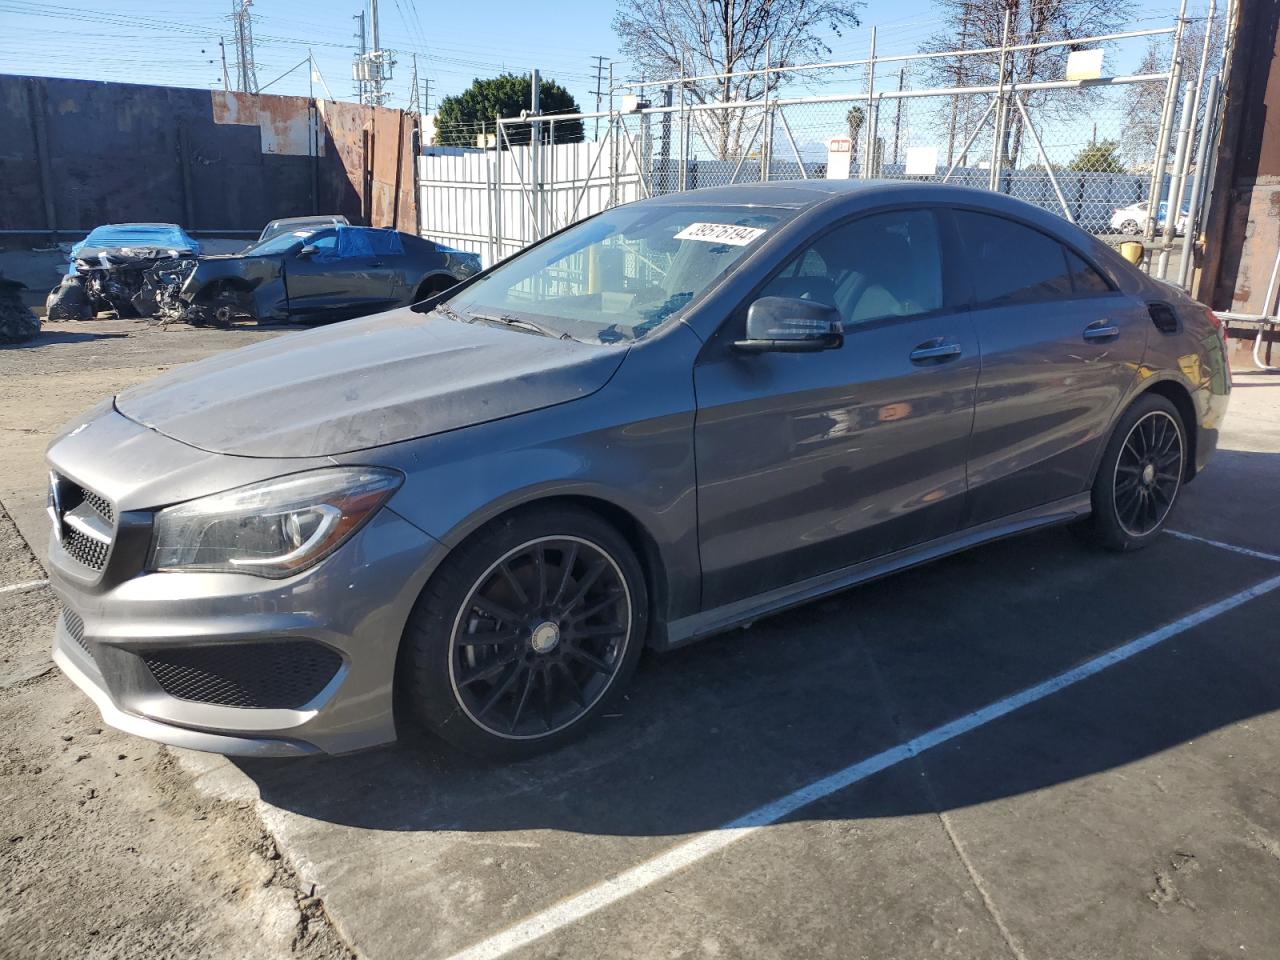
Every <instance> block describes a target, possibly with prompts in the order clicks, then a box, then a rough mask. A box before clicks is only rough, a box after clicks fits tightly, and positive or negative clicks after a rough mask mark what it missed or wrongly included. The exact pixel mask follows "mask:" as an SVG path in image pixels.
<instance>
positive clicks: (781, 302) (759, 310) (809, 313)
mask: <svg viewBox="0 0 1280 960" xmlns="http://www.w3.org/2000/svg"><path fill="white" fill-rule="evenodd" d="M843 345H844V323H843V321H842V320H841V318H840V311H838V310H837V309H836V308H835V307H833V306H830V305H829V304H825V303H815V302H814V301H812V300H797V299H793V298H791V297H761V298H760V299H759V300H757V301H756V302H755V303H753V304H751V307H750V309H748V310H747V338H746V339H745V340H735V341H734V344H733V346H734V349H736V350H741V351H742V352H744V353H766V352H770V351H772V352H778V353H816V352H817V351H819V350H835V349H837V348H838V347H841V346H843Z"/></svg>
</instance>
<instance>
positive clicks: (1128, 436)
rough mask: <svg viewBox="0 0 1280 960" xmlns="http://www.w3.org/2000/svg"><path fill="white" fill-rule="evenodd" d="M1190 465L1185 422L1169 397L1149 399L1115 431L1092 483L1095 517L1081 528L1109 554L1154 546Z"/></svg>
mask: <svg viewBox="0 0 1280 960" xmlns="http://www.w3.org/2000/svg"><path fill="white" fill-rule="evenodd" d="M1186 463H1187V437H1186V431H1185V428H1184V427H1183V424H1182V417H1181V416H1180V415H1179V414H1178V410H1177V408H1176V407H1175V406H1174V405H1173V404H1172V403H1171V402H1170V401H1169V400H1167V399H1166V398H1165V397H1162V396H1160V395H1158V394H1150V393H1149V394H1146V395H1145V396H1143V397H1140V398H1139V399H1138V400H1137V401H1136V402H1135V403H1134V404H1133V405H1132V406H1131V407H1130V408H1129V409H1128V410H1126V411H1125V414H1124V416H1123V417H1121V418H1120V422H1119V423H1118V424H1117V425H1116V429H1115V431H1114V432H1113V433H1112V435H1111V440H1110V442H1108V444H1107V448H1106V450H1105V451H1104V452H1103V455H1102V462H1101V463H1100V464H1099V466H1098V475H1097V476H1096V477H1095V478H1094V481H1093V490H1092V494H1091V500H1092V505H1093V515H1092V516H1091V517H1090V518H1089V520H1088V521H1087V523H1086V524H1085V525H1084V526H1083V527H1082V528H1081V529H1082V531H1083V532H1084V533H1085V534H1086V535H1087V537H1088V539H1090V540H1092V541H1093V542H1094V543H1097V544H1098V545H1099V546H1103V547H1106V548H1107V549H1109V550H1117V551H1129V550H1140V549H1142V548H1143V547H1145V546H1147V545H1149V544H1150V543H1151V542H1152V541H1153V540H1155V539H1156V538H1157V537H1158V536H1159V535H1160V532H1161V531H1162V530H1163V529H1164V525H1165V522H1166V521H1167V520H1168V518H1169V514H1170V513H1171V512H1172V510H1173V505H1174V503H1175V502H1177V499H1178V493H1179V492H1180V491H1181V489H1182V478H1183V475H1184V472H1185V471H1186Z"/></svg>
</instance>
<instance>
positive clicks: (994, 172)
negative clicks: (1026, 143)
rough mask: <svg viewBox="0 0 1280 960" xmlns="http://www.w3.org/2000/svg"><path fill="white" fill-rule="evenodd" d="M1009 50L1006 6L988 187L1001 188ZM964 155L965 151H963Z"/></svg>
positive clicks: (1002, 28) (991, 188) (1001, 39)
mask: <svg viewBox="0 0 1280 960" xmlns="http://www.w3.org/2000/svg"><path fill="white" fill-rule="evenodd" d="M1008 51H1009V8H1008V7H1005V8H1004V25H1003V26H1002V27H1001V28H1000V76H999V77H998V78H997V79H996V84H997V86H996V122H995V130H994V133H993V134H992V137H991V169H990V171H988V177H987V189H988V190H999V189H1000V163H1001V156H1002V155H1001V150H1000V147H1001V143H1000V141H1001V139H1002V138H1003V137H1004V124H1005V109H1004V71H1005V58H1006V57H1007V56H1008ZM961 155H962V156H963V151H961Z"/></svg>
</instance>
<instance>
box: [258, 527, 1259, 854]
mask: <svg viewBox="0 0 1280 960" xmlns="http://www.w3.org/2000/svg"><path fill="white" fill-rule="evenodd" d="M1276 572H1277V570H1276V567H1275V566H1274V565H1271V564H1268V563H1266V562H1264V561H1259V560H1256V559H1252V558H1248V557H1243V556H1240V555H1237V554H1233V553H1229V552H1226V551H1222V550H1217V549H1215V548H1212V547H1206V546H1204V545H1203V544H1197V543H1192V542H1187V541H1183V540H1177V539H1174V538H1172V537H1168V538H1164V539H1162V540H1161V541H1160V542H1158V543H1156V544H1154V545H1153V546H1152V547H1150V548H1149V549H1148V550H1146V551H1144V552H1142V553H1141V554H1135V555H1124V556H1121V555H1115V554H1104V553H1100V552H1096V551H1094V550H1092V549H1090V548H1088V547H1086V546H1084V545H1082V544H1081V543H1079V542H1078V541H1077V540H1076V538H1075V537H1073V536H1072V535H1071V534H1070V533H1069V532H1068V531H1065V530H1061V529H1059V530H1052V531H1046V532H1042V533H1039V534H1035V535H1031V536H1027V537H1023V538H1019V539H1015V540H1010V541H1006V542H1002V543H997V544H993V545H990V546H987V547H984V548H981V549H978V550H974V551H970V552H969V553H966V554H962V555H959V556H956V557H952V558H949V559H946V560H943V561H940V562H938V563H935V564H931V565H929V566H927V567H922V568H919V569H917V570H913V571H909V572H906V573H903V574H899V575H897V576H895V577H892V578H888V579H886V580H883V581H879V582H877V583H874V584H870V585H866V586H863V587H860V588H857V589H854V590H850V591H847V592H845V593H843V594H840V595H838V596H835V597H832V598H829V599H827V600H825V601H820V602H817V603H814V604H811V605H808V606H806V607H803V608H798V609H796V610H793V611H790V612H788V613H785V614H782V615H779V616H776V617H772V618H770V619H768V620H765V621H761V622H760V623H758V624H757V625H756V626H754V627H753V628H751V629H749V630H738V631H735V632H733V633H730V634H727V635H723V636H720V637H717V638H713V639H711V640H708V641H705V642H703V643H700V644H697V645H694V646H692V647H689V648H686V649H683V650H680V651H676V652H673V653H670V654H666V655H662V656H652V655H651V656H648V657H646V659H645V660H644V661H643V662H642V664H641V668H640V670H639V671H638V673H637V676H636V680H635V683H634V684H633V685H632V688H631V691H630V693H629V694H628V696H627V697H626V699H625V700H623V701H622V703H621V705H620V706H619V707H618V708H617V709H616V710H615V711H613V712H612V713H610V714H608V715H606V716H604V717H602V718H601V719H600V720H599V722H598V723H597V725H596V728H595V729H594V730H593V732H591V733H590V734H589V735H588V736H586V737H585V738H584V739H582V740H580V741H579V742H576V743H574V744H573V745H571V746H569V747H567V748H565V749H562V750H560V751H558V752H555V753H552V754H549V755H545V756H542V757H538V758H535V759H532V760H527V761H522V762H519V763H511V764H497V763H487V762H484V761H480V760H476V759H474V758H471V757H467V756H464V755H461V754H459V753H458V752H456V751H454V750H452V749H451V748H449V747H448V746H447V745H445V744H443V743H442V742H441V741H439V740H437V739H435V738H433V737H430V736H425V735H423V734H420V733H418V732H416V730H414V728H413V727H412V726H411V725H409V724H407V723H406V724H402V725H401V730H402V736H401V740H400V742H399V743H397V744H396V745H394V746H391V747H388V748H383V749H379V750H375V751H369V752H365V753H361V754H355V755H350V756H345V757H320V758H305V759H300V760H289V761H267V760H237V761H236V763H237V765H238V766H239V767H240V768H241V769H242V770H243V771H244V772H245V773H246V774H248V776H250V777H251V778H252V779H253V780H254V781H255V782H256V784H257V786H258V789H259V791H260V794H261V797H262V799H263V800H265V801H266V802H268V803H270V804H273V805H275V806H277V807H280V808H282V809H285V810H288V811H292V812H295V813H298V814H302V815H305V816H307V817H311V818H315V819H317V820H320V821H325V822H330V823H335V824H342V825H349V826H356V827H362V828H367V829H372V830H384V831H446V830H448V831H508V830H525V829H539V828H540V829H551V830H558V831H566V832H573V833H583V834H612V835H623V836H658V835H664V836H670V835H680V834H687V833H691V832H697V831H704V830H709V829H714V828H716V827H718V826H721V825H723V824H725V823H727V822H729V821H731V820H733V819H734V818H735V817H738V816H741V815H742V814H744V813H746V812H748V811H750V810H752V809H754V808H756V807H758V806H760V805H763V804H765V803H768V802H770V801H772V800H774V799H776V798H778V797H779V796H781V795H783V794H786V793H788V792H790V791H792V790H795V789H797V788H798V787H800V786H803V785H805V784H808V783H811V782H813V781H814V780H817V779H819V778H821V777H823V776H826V775H828V774H830V773H833V772H835V771H836V770H839V769H841V768H843V767H845V766H847V765H849V764H852V763H855V762H857V761H859V760H862V759H864V758H867V757H870V756H873V755H875V754H877V753H879V752H880V751H883V750H886V749H888V748H891V747H894V746H897V745H898V744H901V743H902V742H904V741H906V740H908V739H910V738H911V737H914V736H917V735H919V734H921V733H923V732H925V731H928V730H931V729H933V728H936V727H937V726H939V725H941V724H944V723H946V722H948V721H951V720H953V719H955V718H957V717H961V716H964V715H966V714H968V713H969V712H971V711H974V710H977V709H978V708H981V707H983V706H985V705H987V704H989V703H991V702H993V701H996V700H999V699H1001V698H1003V697H1007V696H1009V695H1011V694H1014V693H1016V692H1018V691H1021V690H1024V689H1026V688H1027V687H1030V686H1032V685H1034V684H1037V683H1039V682H1041V681H1044V680H1046V679H1048V678H1050V677H1052V676H1054V675H1056V674H1058V673H1060V672H1062V671H1064V670H1067V669H1069V668H1071V667H1072V666H1074V665H1077V664H1079V663H1081V662H1083V661H1086V660H1088V659H1090V658H1092V657H1095V656H1098V655H1099V654H1101V653H1104V652H1106V651H1108V650H1110V649H1113V648H1115V647H1117V646H1119V645H1121V644H1123V643H1125V642H1127V641H1129V640H1132V639H1134V638H1135V637H1138V636H1141V635H1143V634H1144V633H1146V632H1149V631H1151V630H1154V629H1156V628H1158V627H1161V626H1163V625H1164V624H1167V623H1169V622H1171V621H1174V620H1176V619H1178V618H1179V617H1182V616H1185V615H1186V614H1187V613H1189V612H1191V611H1193V610H1195V609H1197V608H1199V607H1201V606H1203V605H1205V604H1208V603H1211V602H1214V601H1217V600H1220V599H1221V598H1222V597H1224V596H1228V595H1230V594H1232V593H1234V592H1236V591H1238V590H1239V589H1241V588H1242V587H1243V586H1245V585H1248V584H1252V583H1255V582H1258V581H1260V580H1262V579H1264V578H1265V577H1267V576H1268V575H1275V573H1276ZM1277 596H1280V594H1278V595H1277ZM1267 602H1268V601H1261V600H1260V601H1254V602H1253V605H1252V606H1251V607H1250V606H1249V605H1246V607H1244V608H1241V610H1240V611H1239V612H1237V613H1233V614H1229V615H1227V616H1224V617H1223V618H1222V622H1221V624H1220V625H1219V624H1217V623H1215V625H1214V627H1213V628H1211V629H1210V628H1202V631H1203V632H1202V633H1201V634H1199V635H1198V636H1197V639H1196V642H1194V643H1190V642H1188V643H1177V644H1174V643H1169V644H1167V645H1162V646H1158V647H1156V648H1154V649H1152V650H1149V651H1147V652H1145V653H1143V654H1141V655H1139V656H1138V657H1135V658H1134V659H1133V660H1131V661H1127V662H1125V663H1123V664H1120V665H1118V666H1115V667H1113V668H1111V669H1109V670H1107V671H1106V672H1105V673H1103V674H1101V675H1099V676H1097V677H1095V678H1092V679H1090V680H1088V681H1086V682H1083V683H1081V684H1079V685H1078V686H1074V687H1072V688H1070V689H1068V690H1065V691H1062V692H1059V693H1057V694H1054V695H1052V696H1050V697H1048V698H1046V699H1045V700H1043V701H1041V702H1037V703H1035V704H1032V705H1030V706H1028V707H1026V708H1025V709H1023V710H1021V711H1019V712H1018V713H1017V714H1015V715H1014V716H1012V717H1008V718H1006V719H1003V720H1001V721H998V722H996V723H992V724H990V725H989V726H984V727H982V728H981V729H979V730H977V731H975V732H973V733H971V734H968V735H967V736H965V737H964V738H962V739H959V740H957V741H955V742H954V743H950V744H948V745H947V746H946V747H944V748H939V749H938V750H936V751H931V752H929V753H926V754H923V755H922V758H923V759H922V761H921V762H923V763H924V764H925V765H926V766H927V767H929V768H931V769H934V770H935V771H936V777H935V778H934V779H935V783H934V784H933V786H932V788H931V789H930V790H927V791H926V790H922V789H920V788H919V780H918V778H914V779H911V780H910V785H909V786H908V787H905V788H897V787H894V788H891V789H889V788H886V789H871V790H859V791H855V792H854V794H855V800H852V801H848V800H846V802H844V803H840V804H834V805H833V804H830V803H827V804H818V805H817V806H814V807H809V808H806V810H805V811H803V814H802V815H803V816H806V817H822V816H839V817H840V818H848V817H873V816H898V815H906V814H911V813H917V812H922V811H931V810H933V809H934V808H935V805H937V804H942V805H943V806H945V807H957V806H965V805H969V804H976V803H982V802H986V801H990V800H993V799H997V798H1000V797H1008V796H1014V795H1018V794H1022V793H1025V792H1028V791H1032V790H1038V789H1042V788H1045V787H1049V786H1052V785H1054V784H1058V783H1063V782H1066V781H1070V780H1074V779H1077V778H1080V777H1086V776H1089V775H1091V774H1095V773H1099V772H1101V771H1104V770H1109V769H1113V768H1115V767H1119V766H1122V765H1125V764H1129V763H1132V762H1134V761H1137V760H1140V759H1141V758H1144V757H1149V756H1152V755H1154V754H1157V753H1159V752H1160V751H1163V750H1166V749H1168V748H1170V747H1172V746H1174V745H1177V744H1180V743H1184V742H1186V741H1187V740H1189V739H1194V738H1197V737H1200V736H1202V735H1204V734H1205V733H1208V732H1210V731H1212V730H1216V729H1219V728H1221V727H1224V726H1227V725H1230V724H1234V723H1236V722H1238V721H1240V720H1243V719H1245V718H1248V717H1252V716H1257V715H1260V714H1264V713H1267V712H1269V711H1272V710H1276V709H1278V708H1280V670H1278V669H1277V667H1280V648H1277V647H1276V645H1275V644H1274V643H1271V642H1268V641H1267V639H1266V630H1265V629H1254V630H1252V631H1251V630H1249V629H1246V628H1243V627H1239V626H1238V625H1237V626H1236V627H1235V628H1231V627H1230V626H1229V624H1228V621H1229V620H1231V618H1236V619H1241V618H1244V619H1247V618H1249V617H1255V618H1256V617H1259V616H1261V617H1262V618H1263V619H1261V620H1254V621H1253V622H1255V623H1257V624H1259V625H1261V624H1264V623H1266V622H1267V619H1268V618H1269V619H1270V622H1272V623H1274V620H1275V616H1276V614H1277V612H1280V608H1277V606H1276V603H1275V602H1271V604H1270V607H1265V606H1261V605H1263V604H1265V603H1267ZM1260 609H1261V611H1262V612H1261V613H1260V612H1259V610H1260ZM1241 622H1243V620H1241ZM912 762H913V763H914V762H915V761H912ZM899 772H900V771H899ZM880 776H881V777H889V778H890V779H892V778H893V776H894V775H892V774H882V775H880ZM898 780H899V781H901V782H907V780H908V778H902V777H898ZM851 803H852V807H851V806H850V804H851Z"/></svg>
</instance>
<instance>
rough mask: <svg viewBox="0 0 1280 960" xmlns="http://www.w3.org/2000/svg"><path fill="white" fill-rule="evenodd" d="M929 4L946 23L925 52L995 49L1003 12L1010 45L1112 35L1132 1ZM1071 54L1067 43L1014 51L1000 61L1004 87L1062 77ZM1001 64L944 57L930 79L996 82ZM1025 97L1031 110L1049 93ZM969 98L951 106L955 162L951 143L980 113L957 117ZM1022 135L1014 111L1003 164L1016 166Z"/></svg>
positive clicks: (932, 64)
mask: <svg viewBox="0 0 1280 960" xmlns="http://www.w3.org/2000/svg"><path fill="white" fill-rule="evenodd" d="M934 6H935V9H936V10H937V13H938V17H939V19H940V20H942V21H943V24H944V26H943V28H942V29H941V30H939V31H938V32H937V33H936V34H934V35H933V36H932V37H930V38H929V40H928V41H926V42H925V44H924V52H926V53H943V52H946V51H949V50H956V49H970V50H973V49H980V48H986V47H995V48H997V49H998V48H999V47H1000V39H1001V34H1002V32H1003V29H1004V12H1005V9H1006V8H1007V9H1008V10H1009V44H1010V46H1016V45H1018V44H1026V43H1031V42H1033V41H1034V42H1042V41H1045V40H1070V39H1074V38H1077V37H1089V36H1097V35H1099V34H1104V33H1111V32H1114V31H1115V30H1116V29H1117V28H1118V27H1120V26H1121V25H1122V24H1123V23H1124V22H1125V21H1126V20H1127V19H1128V16H1129V14H1130V13H1131V3H1130V0H935V4H934ZM1069 52H1070V48H1069V47H1067V46H1061V47H1046V48H1041V49H1037V50H1018V51H1014V52H1013V53H1010V54H1008V55H1007V56H1006V58H1005V76H1004V79H1005V83H1029V82H1032V81H1036V80H1059V79H1061V78H1062V77H1064V76H1065V75H1066V65H1067V55H1068V53H1069ZM999 65H1000V54H999V53H998V52H996V53H989V54H981V55H975V56H971V57H941V58H939V59H936V60H931V61H929V71H928V73H929V80H930V81H931V82H933V83H934V84H936V85H938V86H944V87H964V86H978V85H985V84H994V83H996V82H997V81H998V79H999V77H998V74H999V71H1000V67H999ZM1022 97H1023V101H1024V102H1025V103H1027V104H1028V106H1031V105H1032V104H1035V103H1037V102H1039V103H1043V102H1044V100H1045V99H1046V94H1045V93H1044V92H1040V93H1024V94H1022ZM971 99H972V98H957V99H956V102H955V103H953V105H952V109H951V119H950V128H951V129H950V133H949V135H948V141H949V143H950V149H948V151H947V154H948V157H947V159H948V162H950V161H951V159H952V153H953V150H954V149H955V147H956V141H957V140H958V141H960V143H963V142H964V139H965V137H966V135H967V134H968V133H969V132H970V131H971V130H972V126H971V124H973V123H976V122H977V119H978V117H979V116H980V113H978V114H973V113H972V111H969V113H970V115H969V116H964V115H962V111H963V110H966V109H967V108H968V107H969V106H971V104H969V102H968V101H969V100H971ZM962 100H963V101H964V102H963V103H962V102H961V101H962ZM980 109H981V108H979V110H980ZM966 128H967V129H966ZM1024 132H1025V131H1024V130H1023V120H1022V115H1021V113H1020V112H1019V111H1017V110H1014V111H1013V112H1012V113H1011V114H1010V116H1009V123H1008V125H1007V127H1006V129H1005V136H1004V141H1003V143H1001V145H1000V156H1001V161H1002V162H1003V163H1004V164H1006V165H1012V164H1016V163H1017V161H1018V156H1019V154H1021V152H1022V141H1023V134H1024Z"/></svg>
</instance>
